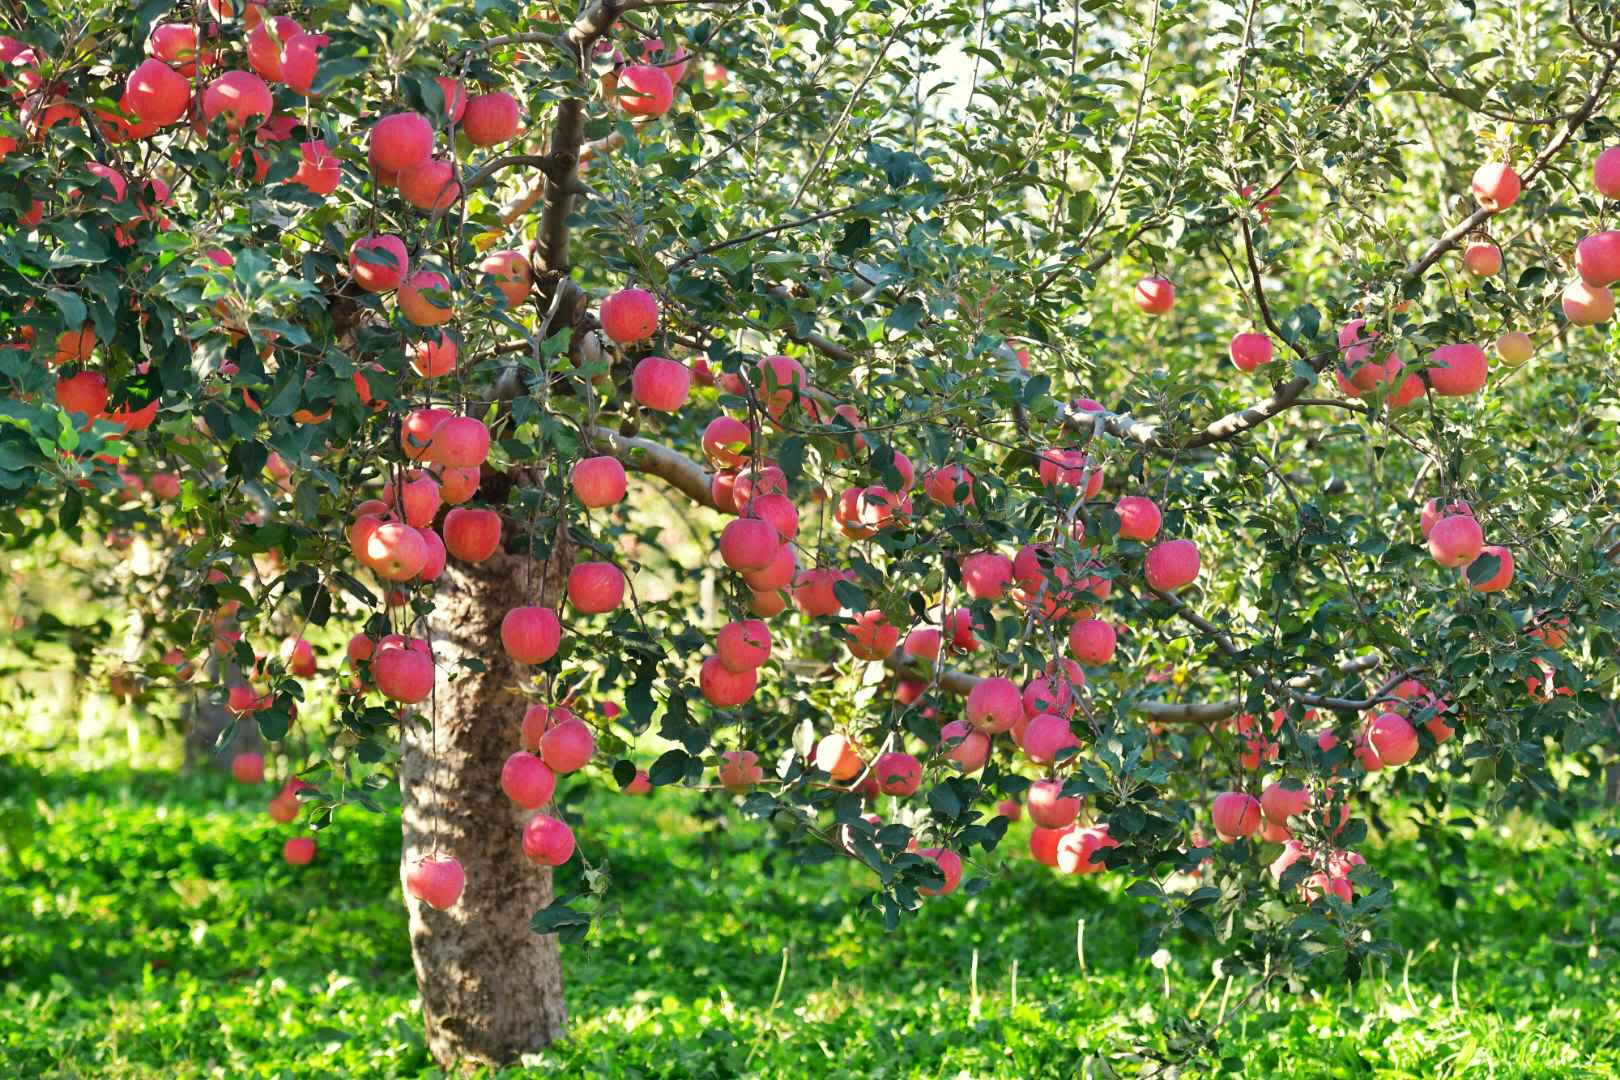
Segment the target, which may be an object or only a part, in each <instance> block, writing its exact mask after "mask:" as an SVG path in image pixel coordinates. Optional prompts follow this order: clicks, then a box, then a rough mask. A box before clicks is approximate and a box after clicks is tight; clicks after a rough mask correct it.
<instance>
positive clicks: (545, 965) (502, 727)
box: [399, 551, 572, 1069]
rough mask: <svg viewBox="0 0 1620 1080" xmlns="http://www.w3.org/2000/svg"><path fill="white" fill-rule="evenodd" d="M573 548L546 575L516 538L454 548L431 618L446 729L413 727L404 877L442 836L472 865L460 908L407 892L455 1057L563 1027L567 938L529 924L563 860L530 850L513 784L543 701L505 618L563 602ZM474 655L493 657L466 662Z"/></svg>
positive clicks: (436, 1050) (406, 764)
mask: <svg viewBox="0 0 1620 1080" xmlns="http://www.w3.org/2000/svg"><path fill="white" fill-rule="evenodd" d="M571 561H572V556H571V553H566V552H563V551H558V552H557V553H555V554H554V556H553V558H552V561H551V566H550V569H549V573H548V574H547V575H546V580H545V581H544V582H542V580H541V577H542V567H541V566H540V565H538V564H532V563H529V560H527V559H526V558H524V557H521V556H516V555H509V554H507V553H505V552H497V553H496V554H495V555H494V556H492V557H491V558H489V559H488V560H486V561H485V562H483V563H480V564H478V565H476V566H467V565H464V564H458V563H456V562H454V561H452V562H451V565H450V567H449V568H447V569H446V571H445V575H444V577H443V578H442V579H440V585H439V591H438V603H437V606H436V610H435V613H434V616H433V623H432V638H431V640H432V644H433V649H434V653H435V657H436V660H437V663H438V667H439V683H438V690H437V695H436V697H437V700H436V703H435V705H434V706H432V707H430V706H429V703H424V711H425V712H427V714H428V715H429V716H432V715H434V714H435V713H436V715H437V718H438V723H437V730H436V731H435V730H434V729H433V728H432V727H431V726H430V725H428V724H426V723H424V722H421V721H419V720H418V721H412V722H411V723H409V724H407V725H406V726H405V729H404V731H403V732H402V735H401V743H402V754H401V759H400V770H399V775H400V786H401V791H402V794H403V798H404V813H403V828H404V850H403V852H402V854H401V863H400V872H401V878H402V880H403V875H404V871H405V868H406V867H408V866H410V865H411V864H412V863H413V862H414V861H415V860H416V859H418V858H419V857H422V856H426V855H429V854H432V853H433V852H434V851H435V849H436V850H437V851H438V852H439V853H440V854H443V855H450V856H454V857H455V858H457V859H459V860H461V865H462V868H463V869H464V870H465V872H466V875H467V886H466V891H465V892H464V893H463V894H462V897H461V901H460V902H459V903H458V904H456V905H455V906H454V907H452V908H451V909H450V910H448V911H435V910H434V909H432V908H430V907H428V906H427V905H426V904H423V903H421V902H420V901H418V900H416V899H415V898H413V897H411V896H410V894H409V893H406V906H407V908H408V909H409V911H410V922H411V954H412V958H413V960H414V962H415V965H416V981H417V986H418V987H419V988H420V990H421V996H422V1013H423V1019H424V1022H425V1025H426V1029H427V1039H428V1047H429V1049H430V1050H431V1051H432V1053H433V1056H434V1058H435V1059H437V1060H438V1062H439V1063H440V1065H442V1066H443V1067H444V1068H446V1069H457V1068H462V1069H470V1068H473V1067H476V1066H479V1065H502V1064H507V1063H510V1062H512V1061H514V1060H515V1059H516V1058H518V1056H519V1055H521V1054H524V1053H528V1052H530V1051H533V1050H536V1049H538V1048H540V1047H542V1046H544V1045H546V1044H547V1043H549V1042H551V1041H553V1040H554V1039H556V1038H558V1037H559V1036H560V1035H561V1034H562V1031H563V1026H564V1019H565V1015H564V1008H563V988H562V960H561V956H560V955H559V950H558V946H557V939H556V938H555V937H542V936H540V935H539V934H536V933H534V931H532V930H530V929H529V918H530V916H531V915H533V914H534V912H536V911H538V910H539V909H540V908H543V907H545V906H546V905H547V904H549V903H551V899H552V885H551V871H550V870H549V869H546V868H543V867H537V866H534V865H533V864H531V863H530V862H529V861H528V860H527V859H525V858H524V857H523V851H522V847H521V844H520V840H519V838H520V835H521V833H522V828H523V824H524V822H525V821H526V820H527V819H528V817H529V816H530V815H531V813H532V812H531V811H524V810H521V809H519V808H518V807H516V806H515V805H513V803H512V802H511V801H510V800H509V799H507V797H506V795H505V794H503V793H502V791H501V785H500V776H501V766H502V764H503V763H504V762H505V761H506V759H507V757H508V756H509V755H510V754H511V753H513V752H514V751H515V750H517V749H518V745H519V742H518V730H519V724H520V721H521V719H522V716H523V711H524V709H525V708H527V707H528V705H530V704H532V702H531V701H529V700H528V699H526V698H524V697H523V696H522V695H520V694H519V693H517V690H516V687H517V685H518V683H519V680H520V678H521V676H522V673H521V672H519V671H518V670H517V669H516V667H515V666H514V665H513V663H512V662H511V661H510V660H509V659H507V657H506V653H505V650H503V649H502V647H501V635H500V625H501V618H502V617H503V616H504V615H505V613H506V611H507V610H508V609H509V608H512V607H515V606H519V605H522V604H534V603H541V604H544V605H546V606H550V607H555V606H556V605H557V599H558V597H559V596H560V595H561V594H562V586H563V583H564V581H565V580H566V577H567V572H568V568H569V565H570V563H571ZM526 564H528V565H527V567H526ZM526 568H527V570H528V573H527V574H526V573H525V569H526ZM525 582H527V583H528V586H529V588H528V590H527V591H526V590H525ZM463 658H476V659H478V660H480V661H482V662H483V664H484V665H485V670H484V671H483V672H482V673H473V672H468V671H465V670H463V669H461V667H460V662H461V660H462V659H463Z"/></svg>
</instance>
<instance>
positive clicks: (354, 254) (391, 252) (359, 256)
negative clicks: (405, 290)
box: [349, 236, 411, 293]
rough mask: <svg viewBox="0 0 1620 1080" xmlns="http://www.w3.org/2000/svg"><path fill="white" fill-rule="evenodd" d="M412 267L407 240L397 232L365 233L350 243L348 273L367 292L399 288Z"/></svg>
mask: <svg viewBox="0 0 1620 1080" xmlns="http://www.w3.org/2000/svg"><path fill="white" fill-rule="evenodd" d="M410 268H411V260H410V256H409V255H407V254H406V253H405V241H403V240H401V239H400V238H399V237H397V236H363V237H361V238H359V239H358V240H356V241H355V242H354V243H353V244H352V245H351V246H350V247H349V276H350V277H351V278H353V279H354V283H355V284H356V285H358V286H360V287H361V288H362V289H364V290H365V291H366V292H370V293H379V292H387V291H389V290H390V289H397V288H399V286H400V283H401V282H403V281H404V280H405V275H406V274H408V273H409V272H410Z"/></svg>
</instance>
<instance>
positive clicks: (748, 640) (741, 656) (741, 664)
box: [714, 619, 771, 673]
mask: <svg viewBox="0 0 1620 1080" xmlns="http://www.w3.org/2000/svg"><path fill="white" fill-rule="evenodd" d="M714 651H715V655H716V656H717V657H718V658H719V660H720V663H721V664H723V665H724V666H725V668H726V670H727V671H730V672H733V673H741V672H744V671H753V670H754V669H755V668H757V667H759V666H760V665H761V664H763V663H765V661H767V660H769V659H770V658H771V631H770V627H768V626H766V625H765V624H764V623H763V622H761V621H760V620H758V619H744V620H739V621H734V622H729V623H727V624H726V625H725V626H722V627H721V628H720V633H719V634H717V635H716V636H715V641H714Z"/></svg>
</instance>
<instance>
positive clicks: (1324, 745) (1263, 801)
mask: <svg viewBox="0 0 1620 1080" xmlns="http://www.w3.org/2000/svg"><path fill="white" fill-rule="evenodd" d="M1387 699H1388V700H1387V702H1386V704H1385V706H1384V707H1382V708H1380V709H1378V710H1376V711H1375V712H1373V713H1372V714H1371V715H1370V716H1369V717H1368V718H1367V719H1366V720H1365V721H1364V722H1363V723H1362V724H1361V726H1360V729H1359V730H1358V731H1357V732H1356V738H1355V744H1354V746H1353V747H1352V758H1353V759H1354V760H1355V761H1356V763H1358V764H1359V765H1360V766H1361V768H1362V770H1363V771H1364V772H1365V773H1374V772H1378V771H1380V770H1382V769H1387V768H1397V767H1399V766H1402V765H1405V764H1407V763H1408V762H1410V761H1412V760H1413V758H1415V757H1416V756H1417V753H1418V749H1419V743H1418V736H1417V730H1416V727H1415V724H1416V723H1417V722H1419V720H1420V719H1421V722H1422V724H1423V726H1424V727H1425V728H1427V729H1428V732H1429V734H1430V735H1432V736H1433V737H1434V740H1435V741H1436V742H1437V743H1443V742H1445V741H1446V740H1447V739H1449V738H1451V737H1452V736H1453V735H1454V734H1455V733H1456V729H1455V727H1453V726H1452V721H1453V720H1454V719H1455V718H1456V712H1455V707H1454V706H1453V705H1452V704H1451V702H1450V701H1449V700H1448V699H1446V698H1444V697H1442V696H1440V695H1439V694H1436V693H1435V692H1433V691H1432V690H1430V689H1429V688H1428V687H1427V686H1425V685H1424V684H1423V683H1422V682H1420V681H1418V680H1417V679H1410V678H1409V679H1402V680H1400V681H1399V682H1397V683H1396V684H1395V685H1394V686H1393V687H1391V688H1390V690H1389V691H1388V694H1387ZM1314 716H1315V712H1314V710H1308V711H1307V712H1306V713H1305V717H1304V718H1305V720H1307V721H1309V720H1310V719H1312V717H1314ZM1270 720H1271V723H1270V735H1272V736H1275V735H1276V734H1277V733H1278V732H1279V731H1280V730H1281V728H1282V724H1283V721H1284V714H1283V712H1282V710H1280V709H1279V710H1276V711H1274V712H1273V713H1272V714H1271V717H1270ZM1234 727H1235V728H1236V729H1237V732H1238V734H1239V736H1240V737H1242V738H1244V739H1245V740H1246V741H1247V753H1246V754H1245V755H1244V757H1243V761H1242V764H1243V766H1244V768H1247V769H1253V770H1258V769H1260V768H1261V766H1262V764H1263V763H1265V762H1269V761H1272V760H1275V758H1276V756H1277V750H1278V745H1277V744H1276V743H1275V742H1273V741H1272V740H1271V739H1269V738H1267V736H1266V734H1265V733H1263V732H1261V731H1259V725H1258V724H1257V723H1256V722H1255V718H1254V717H1253V716H1251V715H1249V714H1242V715H1240V716H1238V717H1236V718H1235V720H1234ZM1315 742H1316V745H1317V748H1318V749H1319V750H1321V751H1322V752H1324V753H1326V752H1327V751H1330V750H1332V749H1333V748H1334V747H1336V746H1338V745H1339V736H1338V735H1337V733H1335V732H1334V730H1333V729H1332V728H1331V727H1328V728H1324V729H1322V730H1321V731H1319V732H1317V734H1316V737H1315ZM1344 771H1345V769H1344V766H1343V765H1338V766H1334V767H1333V768H1332V769H1331V770H1330V772H1329V776H1328V778H1327V781H1326V782H1325V783H1324V785H1323V787H1322V791H1321V795H1320V800H1318V798H1317V797H1313V795H1312V792H1311V791H1310V790H1309V789H1308V788H1306V787H1305V785H1304V784H1302V783H1301V782H1299V781H1298V780H1295V779H1292V778H1288V777H1278V778H1276V779H1273V780H1271V781H1269V782H1267V783H1266V784H1264V785H1263V786H1262V787H1261V789H1260V796H1259V798H1256V797H1254V796H1253V795H1251V794H1249V793H1247V792H1245V791H1225V792H1222V793H1220V794H1218V795H1216V796H1215V798H1214V800H1213V801H1212V803H1211V805H1210V816H1211V818H1212V822H1213V824H1214V827H1215V834H1216V836H1217V837H1218V838H1219V839H1221V840H1223V841H1226V842H1231V841H1234V840H1237V839H1240V838H1248V837H1256V836H1257V837H1258V838H1259V839H1260V840H1262V841H1264V842H1266V843H1268V844H1280V845H1282V852H1281V853H1280V854H1279V855H1278V856H1277V858H1276V860H1275V861H1274V862H1273V863H1272V865H1271V872H1272V874H1273V876H1274V877H1275V878H1277V879H1278V880H1281V878H1282V875H1283V873H1284V871H1286V870H1287V869H1288V868H1289V867H1291V866H1293V865H1294V864H1295V863H1297V862H1299V861H1300V860H1301V859H1308V860H1309V861H1310V865H1311V866H1312V867H1313V868H1314V869H1313V870H1312V872H1311V873H1309V874H1307V875H1306V877H1305V878H1303V879H1302V880H1301V881H1300V882H1299V884H1298V886H1297V894H1298V895H1299V897H1300V899H1302V900H1304V901H1305V902H1306V903H1310V902H1313V901H1315V900H1316V899H1317V898H1318V897H1319V896H1321V895H1323V894H1324V893H1326V894H1331V895H1334V896H1338V897H1339V898H1340V899H1342V900H1344V901H1346V902H1349V901H1350V899H1351V898H1352V896H1353V892H1354V890H1353V888H1352V885H1351V882H1350V872H1351V871H1352V870H1353V869H1354V868H1355V867H1356V866H1359V865H1363V864H1364V863H1365V861H1366V860H1365V859H1363V858H1362V857H1361V856H1360V855H1359V854H1357V853H1356V852H1354V851H1348V850H1343V849H1340V848H1338V847H1335V846H1333V845H1332V844H1331V843H1327V844H1320V843H1311V842H1307V841H1306V840H1304V839H1301V838H1299V837H1297V836H1296V835H1295V834H1294V830H1293V827H1292V819H1295V818H1298V817H1302V816H1303V815H1305V814H1306V813H1308V812H1309V811H1310V810H1311V809H1312V808H1313V806H1316V805H1318V804H1320V805H1321V806H1322V807H1324V808H1325V809H1326V810H1327V814H1326V816H1325V817H1324V818H1323V820H1324V821H1325V822H1326V823H1328V824H1329V825H1330V826H1331V829H1330V834H1331V835H1332V836H1337V835H1338V834H1339V832H1340V831H1341V830H1342V829H1343V828H1344V826H1345V823H1346V822H1348V821H1349V818H1350V808H1349V804H1348V801H1347V800H1346V798H1345V796H1344V795H1343V793H1342V791H1341V790H1340V788H1339V783H1340V781H1341V780H1343V779H1344V776H1343V774H1344Z"/></svg>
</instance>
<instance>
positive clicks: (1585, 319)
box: [1562, 280, 1614, 326]
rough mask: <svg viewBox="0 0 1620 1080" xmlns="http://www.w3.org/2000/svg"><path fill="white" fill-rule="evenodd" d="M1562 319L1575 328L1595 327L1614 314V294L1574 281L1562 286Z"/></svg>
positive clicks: (1605, 289)
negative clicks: (1572, 324)
mask: <svg viewBox="0 0 1620 1080" xmlns="http://www.w3.org/2000/svg"><path fill="white" fill-rule="evenodd" d="M1562 306H1563V309H1564V318H1566V319H1568V320H1569V321H1570V322H1572V323H1574V324H1575V325H1576V326H1595V325H1597V324H1598V323H1605V322H1608V321H1609V318H1610V316H1612V315H1613V314H1614V293H1612V292H1610V291H1609V290H1608V289H1607V288H1604V287H1602V286H1599V285H1588V284H1587V283H1586V282H1584V281H1580V280H1576V281H1572V282H1570V283H1569V284H1568V285H1566V286H1564V295H1563V297H1562Z"/></svg>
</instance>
